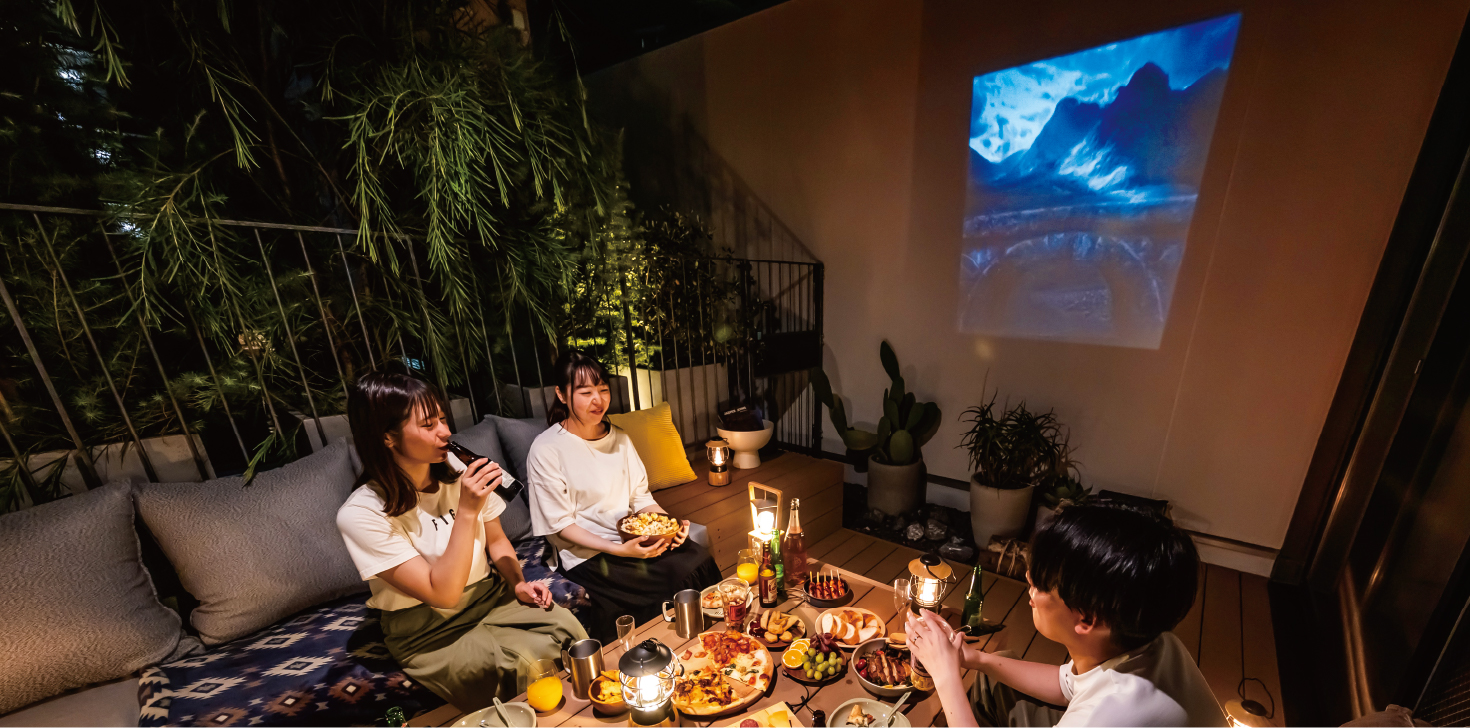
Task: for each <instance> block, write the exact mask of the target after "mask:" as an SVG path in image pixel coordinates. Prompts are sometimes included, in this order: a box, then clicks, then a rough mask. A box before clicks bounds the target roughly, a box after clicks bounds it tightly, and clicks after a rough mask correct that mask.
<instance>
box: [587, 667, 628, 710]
mask: <svg viewBox="0 0 1470 728" xmlns="http://www.w3.org/2000/svg"><path fill="white" fill-rule="evenodd" d="M601 682H607V683H612V684H614V685H617V686H618V699H617V700H607V701H603V700H598V699H597V687H598V685H597V684H598V683H601ZM587 699H588V700H590V701H592V709H593V710H595V711H597V712H598V713H601V714H603V715H617V714H618V713H621V712H623V711H625V710H627V709H628V703H627V702H626V701H624V700H623V686H622V685H618V682H617V681H616V680H613V679H612V678H610V677H607V676H606V675H600V676H598V677H597V678H595V679H593V680H592V685H591V686H590V687H589V688H588V689H587Z"/></svg>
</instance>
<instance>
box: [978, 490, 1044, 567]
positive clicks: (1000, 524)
mask: <svg viewBox="0 0 1470 728" xmlns="http://www.w3.org/2000/svg"><path fill="white" fill-rule="evenodd" d="M1033 491H1035V488H1034V487H1032V486H1029V485H1028V486H1026V487H1025V488H1016V489H1002V488H992V487H990V486H988V485H981V484H980V483H978V482H976V480H975V476H973V475H972V476H970V525H971V526H972V527H973V528H974V529H975V545H976V546H978V547H980V548H981V549H984V548H985V546H986V544H988V543H990V539H991V538H992V537H995V536H999V537H1000V538H1015V537H1017V536H1020V535H1021V529H1023V528H1025V527H1026V512H1027V511H1028V510H1030V508H1031V495H1032V492H1033Z"/></svg>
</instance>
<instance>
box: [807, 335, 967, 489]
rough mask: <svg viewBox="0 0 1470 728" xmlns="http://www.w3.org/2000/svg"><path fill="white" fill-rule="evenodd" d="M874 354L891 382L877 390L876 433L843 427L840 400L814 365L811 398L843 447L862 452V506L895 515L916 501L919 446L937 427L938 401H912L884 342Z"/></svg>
mask: <svg viewBox="0 0 1470 728" xmlns="http://www.w3.org/2000/svg"><path fill="white" fill-rule="evenodd" d="M878 358H879V359H881V360H882V362H883V370H884V371H885V372H887V373H888V378H889V379H890V380H892V386H890V387H889V388H888V389H886V390H884V392H883V416H882V417H881V418H879V420H878V431H877V432H868V431H866V430H859V429H857V428H853V427H848V426H847V412H846V410H845V409H844V408H843V405H842V400H841V399H839V398H838V397H837V396H836V395H835V394H833V392H832V384H831V382H830V381H828V379H827V374H826V373H825V372H823V371H822V370H821V369H820V368H813V369H812V371H811V378H812V387H813V390H814V391H815V392H816V396H817V401H819V402H821V403H822V404H825V405H827V408H828V409H829V410H831V415H832V426H833V427H835V428H836V429H837V432H838V434H840V435H841V436H842V442H843V444H844V445H846V446H847V449H848V450H850V451H852V452H854V453H856V454H857V455H858V456H859V457H863V456H864V454H866V458H867V462H868V507H869V508H877V509H878V510H880V511H882V512H884V513H887V514H889V515H895V516H896V515H898V514H900V513H906V512H908V511H911V510H913V509H914V508H916V507H917V506H918V505H919V501H920V500H921V497H922V494H923V490H922V485H923V484H922V475H923V466H924V455H923V452H922V451H921V448H923V447H924V443H926V442H928V441H929V439H930V438H932V437H934V433H935V432H937V431H938V430H939V422H940V416H941V415H940V412H939V405H936V404H934V403H933V402H919V401H916V399H915V398H914V393H913V392H908V391H905V389H904V381H903V377H901V376H899V373H898V357H897V356H896V355H894V353H893V347H891V346H889V345H888V342H887V341H885V342H883V344H882V345H881V346H879V347H878Z"/></svg>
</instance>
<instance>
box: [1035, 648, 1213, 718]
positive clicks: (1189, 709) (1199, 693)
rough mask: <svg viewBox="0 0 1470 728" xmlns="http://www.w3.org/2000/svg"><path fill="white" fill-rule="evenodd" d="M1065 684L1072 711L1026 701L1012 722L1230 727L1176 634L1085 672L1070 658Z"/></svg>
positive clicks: (1063, 674) (1064, 673) (1064, 672)
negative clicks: (1074, 667)
mask: <svg viewBox="0 0 1470 728" xmlns="http://www.w3.org/2000/svg"><path fill="white" fill-rule="evenodd" d="M1061 683H1062V697H1063V698H1065V699H1066V701H1067V712H1065V713H1063V714H1062V715H1061V717H1060V719H1056V711H1054V710H1049V709H1046V708H1045V706H1035V705H1034V704H1030V703H1024V702H1023V703H1018V704H1017V705H1016V708H1015V709H1014V710H1012V711H1011V724H1012V725H1058V726H1223V725H1225V711H1224V710H1221V708H1220V704H1219V703H1218V702H1216V701H1215V694H1214V693H1212V692H1210V686H1209V683H1207V682H1205V676H1204V675H1202V674H1200V671H1199V667H1198V666H1196V665H1195V662H1194V657H1192V656H1191V655H1190V654H1189V650H1188V649H1186V648H1185V647H1184V643H1182V642H1180V641H1179V638H1178V637H1175V636H1174V633H1173V632H1165V633H1163V634H1161V635H1159V636H1158V637H1157V638H1155V639H1154V641H1153V642H1150V643H1148V644H1147V645H1144V646H1143V647H1140V648H1138V649H1136V650H1133V651H1132V652H1128V653H1125V654H1122V655H1119V656H1117V657H1114V658H1113V659H1111V660H1108V661H1107V662H1104V663H1103V664H1101V665H1098V666H1097V667H1094V668H1092V669H1091V670H1088V671H1087V672H1084V673H1082V674H1081V675H1076V674H1073V672H1072V663H1071V662H1070V661H1068V662H1067V664H1065V665H1062V667H1061ZM1023 706H1026V707H1023ZM1033 707H1034V708H1040V710H1033V709H1032V708H1033ZM1049 718H1050V719H1051V720H1049ZM1053 721H1054V722H1053Z"/></svg>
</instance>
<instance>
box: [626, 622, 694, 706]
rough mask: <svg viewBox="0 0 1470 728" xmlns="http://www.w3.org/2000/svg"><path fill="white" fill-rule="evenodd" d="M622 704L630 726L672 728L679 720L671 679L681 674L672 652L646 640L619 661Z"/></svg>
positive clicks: (655, 641) (661, 644) (650, 640)
mask: <svg viewBox="0 0 1470 728" xmlns="http://www.w3.org/2000/svg"><path fill="white" fill-rule="evenodd" d="M618 673H619V675H618V680H619V682H621V683H622V685H623V700H624V702H626V703H627V704H628V707H629V708H630V709H631V710H632V714H631V716H630V718H629V724H630V725H635V726H671V725H676V724H677V723H678V722H679V720H678V718H679V716H678V711H677V710H675V709H674V702H673V697H674V678H676V677H678V676H679V675H681V674H683V668H682V667H681V666H680V665H679V658H677V657H675V656H674V652H673V650H670V649H669V648H668V646H667V645H665V644H664V643H662V642H659V641H658V640H656V639H646V640H644V641H642V642H640V643H639V644H638V645H636V646H634V647H633V649H631V650H628V651H627V652H625V653H623V656H622V658H620V659H619V660H618Z"/></svg>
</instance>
